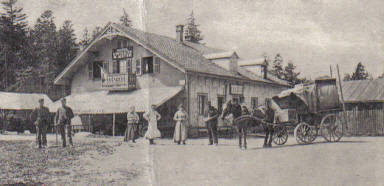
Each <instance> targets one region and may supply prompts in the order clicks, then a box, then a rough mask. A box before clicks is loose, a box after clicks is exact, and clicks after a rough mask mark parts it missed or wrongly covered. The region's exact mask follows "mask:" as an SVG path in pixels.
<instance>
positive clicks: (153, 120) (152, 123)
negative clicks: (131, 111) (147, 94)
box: [143, 105, 161, 145]
mask: <svg viewBox="0 0 384 186" xmlns="http://www.w3.org/2000/svg"><path fill="white" fill-rule="evenodd" d="M143 117H144V119H146V120H147V121H148V130H147V132H145V135H144V137H145V138H146V139H148V140H149V144H151V145H153V144H155V143H154V142H153V140H154V139H155V138H160V137H161V133H160V131H159V129H157V121H158V120H160V119H161V115H160V114H159V113H158V112H157V111H156V106H155V105H152V107H151V110H150V111H148V112H146V113H144V115H143Z"/></svg>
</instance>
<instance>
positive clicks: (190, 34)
mask: <svg viewBox="0 0 384 186" xmlns="http://www.w3.org/2000/svg"><path fill="white" fill-rule="evenodd" d="M198 26H199V25H198V24H196V23H195V17H194V15H193V11H192V12H191V14H190V15H189V17H188V18H187V25H186V28H185V40H187V41H191V42H194V43H199V42H200V41H201V40H203V36H202V35H201V31H200V30H199V29H198V28H197V27H198Z"/></svg>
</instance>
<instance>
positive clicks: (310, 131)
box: [234, 78, 343, 145]
mask: <svg viewBox="0 0 384 186" xmlns="http://www.w3.org/2000/svg"><path fill="white" fill-rule="evenodd" d="M272 100H273V103H274V105H273V107H275V109H274V110H277V111H276V113H275V123H274V124H272V123H266V122H264V121H262V120H261V119H260V118H259V117H256V116H245V117H241V118H238V121H234V122H239V121H241V120H242V121H244V120H247V119H248V120H249V119H252V120H254V121H255V122H253V123H258V124H261V125H264V126H265V125H272V126H273V128H274V131H275V132H274V136H273V142H274V143H275V144H277V145H283V144H285V143H286V142H287V140H288V134H289V131H292V130H293V132H294V136H295V138H296V141H297V142H298V143H299V144H310V143H312V142H313V141H314V140H315V139H316V138H317V136H318V135H321V136H323V137H324V139H325V140H326V141H327V142H337V141H339V140H340V139H341V138H342V136H343V122H342V118H341V117H340V115H339V113H340V112H341V111H342V108H343V107H342V104H341V102H340V99H339V94H338V89H337V86H336V79H332V78H323V79H318V80H315V83H314V84H307V85H299V86H296V87H295V88H292V89H289V90H285V91H283V92H281V93H280V94H279V95H277V96H274V97H273V98H272Z"/></svg>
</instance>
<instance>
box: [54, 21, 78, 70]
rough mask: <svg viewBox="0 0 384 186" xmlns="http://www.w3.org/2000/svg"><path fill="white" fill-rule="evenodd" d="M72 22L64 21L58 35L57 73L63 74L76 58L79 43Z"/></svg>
mask: <svg viewBox="0 0 384 186" xmlns="http://www.w3.org/2000/svg"><path fill="white" fill-rule="evenodd" d="M72 27H73V25H72V22H71V21H69V20H66V21H64V24H63V26H62V27H61V28H60V30H59V33H58V54H57V70H58V71H57V72H58V73H59V72H61V71H62V70H64V68H65V67H66V66H67V64H68V63H69V62H71V60H72V59H73V58H74V57H75V56H76V53H77V49H78V48H77V47H78V45H77V43H76V36H75V31H74V30H73V28H72Z"/></svg>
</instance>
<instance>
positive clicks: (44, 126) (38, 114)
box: [30, 98, 74, 148]
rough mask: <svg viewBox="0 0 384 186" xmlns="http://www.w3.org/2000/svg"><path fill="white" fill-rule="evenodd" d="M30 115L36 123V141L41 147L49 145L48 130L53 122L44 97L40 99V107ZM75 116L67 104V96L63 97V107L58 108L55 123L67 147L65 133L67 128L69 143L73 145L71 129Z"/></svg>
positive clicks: (64, 145)
mask: <svg viewBox="0 0 384 186" xmlns="http://www.w3.org/2000/svg"><path fill="white" fill-rule="evenodd" d="M30 117H31V121H34V125H35V127H36V136H37V139H36V141H37V144H38V146H39V148H43V147H47V130H48V127H49V125H50V122H51V119H50V118H51V117H50V113H49V109H48V108H47V107H45V106H44V99H40V100H39V107H38V108H36V109H34V110H33V111H32V113H31V115H30ZM73 117H74V114H73V111H72V109H71V108H70V107H68V106H67V105H66V100H65V98H63V99H61V107H60V108H58V109H57V112H56V115H55V118H54V123H55V127H56V130H57V131H56V132H58V133H59V134H60V135H61V139H62V144H63V147H66V145H67V144H66V135H65V133H66V132H65V131H66V130H67V136H68V140H69V144H70V145H71V146H72V145H73V142H72V129H71V119H72V118H73Z"/></svg>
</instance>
